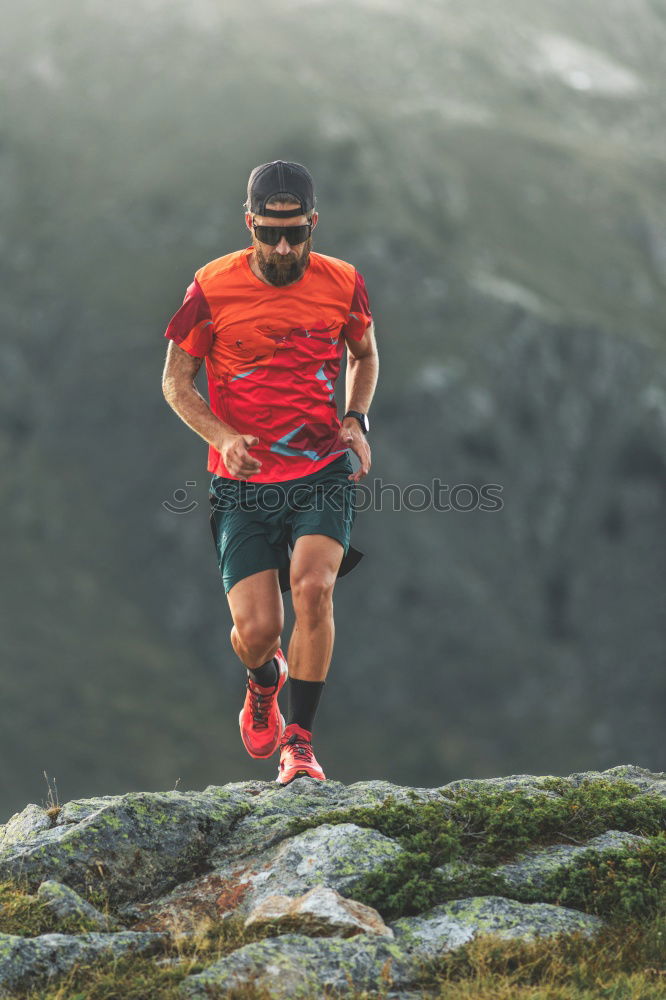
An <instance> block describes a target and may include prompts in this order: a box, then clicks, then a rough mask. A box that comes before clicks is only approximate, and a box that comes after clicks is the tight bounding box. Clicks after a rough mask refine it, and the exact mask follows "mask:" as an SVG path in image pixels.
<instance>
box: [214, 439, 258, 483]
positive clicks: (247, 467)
mask: <svg viewBox="0 0 666 1000" xmlns="http://www.w3.org/2000/svg"><path fill="white" fill-rule="evenodd" d="M255 444H259V438H258V437H253V436H252V434H234V435H233V436H232V437H227V438H225V439H224V441H223V442H222V444H221V445H220V447H219V449H218V451H219V452H220V454H221V456H222V460H223V462H224V464H225V465H226V467H227V469H228V470H229V472H230V474H231V475H232V476H236V477H237V478H238V479H248V478H249V477H250V476H253V475H254V474H255V473H256V472H259V470H260V469H261V462H260V461H259V459H258V458H253V457H252V455H250V452H249V451H248V449H249V448H252V447H253V446H254V445H255Z"/></svg>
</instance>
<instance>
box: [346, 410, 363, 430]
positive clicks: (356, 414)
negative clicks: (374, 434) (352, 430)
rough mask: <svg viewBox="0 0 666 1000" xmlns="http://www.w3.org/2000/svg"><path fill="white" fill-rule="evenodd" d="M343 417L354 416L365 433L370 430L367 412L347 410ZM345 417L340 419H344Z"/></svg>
mask: <svg viewBox="0 0 666 1000" xmlns="http://www.w3.org/2000/svg"><path fill="white" fill-rule="evenodd" d="M345 417H356V419H357V420H358V422H359V424H360V425H361V430H362V431H363V433H364V434H367V433H368V431H369V430H370V421H369V420H368V414H367V413H359V412H358V410H347V412H346V413H345ZM345 417H343V418H342V419H343V420H344V419H345Z"/></svg>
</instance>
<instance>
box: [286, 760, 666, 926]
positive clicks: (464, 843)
mask: <svg viewBox="0 0 666 1000" xmlns="http://www.w3.org/2000/svg"><path fill="white" fill-rule="evenodd" d="M542 788H544V790H546V791H548V792H551V793H554V794H551V795H539V794H538V793H537V794H534V793H533V792H532V793H529V792H526V791H523V790H522V789H516V790H512V791H509V790H506V789H500V790H489V789H481V790H472V789H460V790H458V791H451V790H449V791H447V790H444V791H443V792H442V797H441V800H435V801H430V802H421V801H420V800H419V799H418V797H417V796H416V795H414V794H412V796H411V798H412V802H411V803H398V802H396V801H395V800H394V799H393V798H392V797H389V798H388V799H387V800H386V802H384V803H383V804H382V805H380V806H374V807H369V808H360V807H359V808H350V809H346V810H344V811H341V812H329V813H324V814H321V813H320V814H319V815H317V816H316V817H314V818H312V819H299V820H298V821H296V822H294V823H293V824H292V826H291V828H290V833H296V832H301V831H303V830H305V829H308V828H311V827H315V826H320V825H321V824H323V823H355V824H356V825H358V826H363V827H369V828H371V829H374V830H377V831H379V832H380V833H382V834H384V835H385V836H387V837H391V838H392V839H394V840H397V841H398V842H399V843H400V844H401V845H402V847H403V848H404V849H405V854H404V855H403V856H402V857H400V858H397V859H396V860H395V861H393V862H392V863H391V866H390V870H387V871H384V872H375V873H372V874H371V875H368V876H366V878H365V879H364V880H363V881H362V883H361V884H360V886H358V887H357V888H355V890H354V897H355V898H356V899H358V900H359V901H361V902H364V903H367V904H368V905H369V906H374V907H375V909H377V910H379V912H380V913H381V914H382V916H383V917H384V919H394V918H395V917H398V916H403V915H408V914H415V913H419V912H422V911H423V910H425V909H427V908H428V907H430V906H432V905H434V904H435V903H440V902H445V901H446V900H448V899H455V898H459V896H460V894H461V891H462V892H464V894H465V895H495V894H498V893H501V894H502V895H505V896H507V897H509V898H513V899H517V900H520V901H521V902H531V901H542V902H556V903H560V904H562V905H568V906H572V907H576V906H577V907H578V908H580V909H584V910H586V911H587V912H592V913H596V914H599V915H601V914H603V915H606V916H608V915H609V914H611V913H618V914H624V915H625V916H627V915H629V914H631V915H632V916H634V917H638V916H643V917H646V916H648V915H650V914H653V913H655V912H657V911H658V910H659V907H660V906H663V897H660V895H659V891H658V878H657V876H656V875H654V874H652V875H651V874H650V872H651V871H653V865H655V866H656V867H655V868H654V872H659V871H662V870H663V867H662V866H663V848H662V843H663V841H662V839H661V838H660V833H661V831H663V830H664V828H665V827H666V807H665V806H664V802H663V800H662V799H660V798H658V797H656V796H653V795H648V794H646V793H642V792H640V790H639V789H637V788H636V787H635V786H634V785H632V784H631V783H629V782H627V781H624V780H618V781H609V780H607V779H599V780H589V779H586V780H584V781H583V783H582V784H581V785H580V786H579V787H578V788H572V787H571V786H570V785H569V783H568V782H566V781H565V780H564V779H562V778H550V777H549V778H544V779H543V782H542ZM609 829H613V830H625V831H628V832H632V833H636V834H639V835H642V836H645V837H649V838H651V839H650V843H649V845H646V846H645V849H644V850H643V851H642V852H637V851H636V850H635V849H631V850H629V849H627V850H625V849H618V850H617V851H616V852H614V853H615V854H616V855H617V859H616V862H615V868H614V869H613V868H612V866H610V867H609V865H605V866H604V863H605V859H606V858H608V857H609V856H610V855H608V854H607V853H604V856H603V860H601V861H600V862H599V865H591V864H590V863H589V858H590V857H593V856H594V854H593V852H589V854H587V853H586V855H585V858H586V860H582V861H577V862H576V864H574V865H572V866H571V867H570V869H569V871H559V872H554V873H553V874H552V875H551V876H549V878H548V879H547V880H546V888H545V889H544V888H538V889H536V888H535V889H533V890H528V889H521V890H517V889H515V888H512V887H510V886H508V885H507V884H504V883H503V882H502V880H501V879H498V878H497V877H496V876H493V875H492V874H491V872H492V869H493V867H494V866H496V865H497V864H499V863H502V862H505V861H508V860H510V859H511V858H513V857H515V855H516V854H518V853H520V852H522V851H524V850H526V849H528V848H534V847H539V846H547V845H548V844H552V843H562V842H565V843H567V842H574V843H581V842H584V841H585V840H588V839H590V838H591V837H595V836H597V835H599V834H601V833H604V832H605V831H606V830H609ZM662 837H663V834H662ZM462 857H464V859H465V861H467V862H470V863H472V864H474V865H477V866H479V867H478V870H477V871H475V872H472V873H465V874H464V875H461V876H460V877H459V878H458V879H453V880H452V879H450V878H446V877H445V876H444V875H443V874H442V873H440V872H437V871H435V870H434V869H436V868H438V867H439V866H441V865H444V864H446V863H448V862H451V861H455V860H456V859H460V858H462ZM609 871H613V872H614V874H613V876H612V877H611V875H610V874H608V873H609ZM655 879H656V881H655Z"/></svg>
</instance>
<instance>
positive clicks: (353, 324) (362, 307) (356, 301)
mask: <svg viewBox="0 0 666 1000" xmlns="http://www.w3.org/2000/svg"><path fill="white" fill-rule="evenodd" d="M371 323H372V313H371V311H370V303H369V301H368V292H367V289H366V287H365V281H364V280H363V276H362V275H361V274H359V272H358V271H356V283H355V285H354V294H353V295H352V300H351V305H350V307H349V315H348V317H347V322H346V323H345V325H344V327H343V332H344V334H345V336H347V337H351V338H352V340H361V338H362V337H363V334H364V333H365V331H366V330H367V329H368V327H369V326H370V324H371Z"/></svg>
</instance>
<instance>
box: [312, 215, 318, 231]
mask: <svg viewBox="0 0 666 1000" xmlns="http://www.w3.org/2000/svg"><path fill="white" fill-rule="evenodd" d="M318 221H319V212H313V213H312V228H313V229H316V227H317V222H318Z"/></svg>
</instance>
